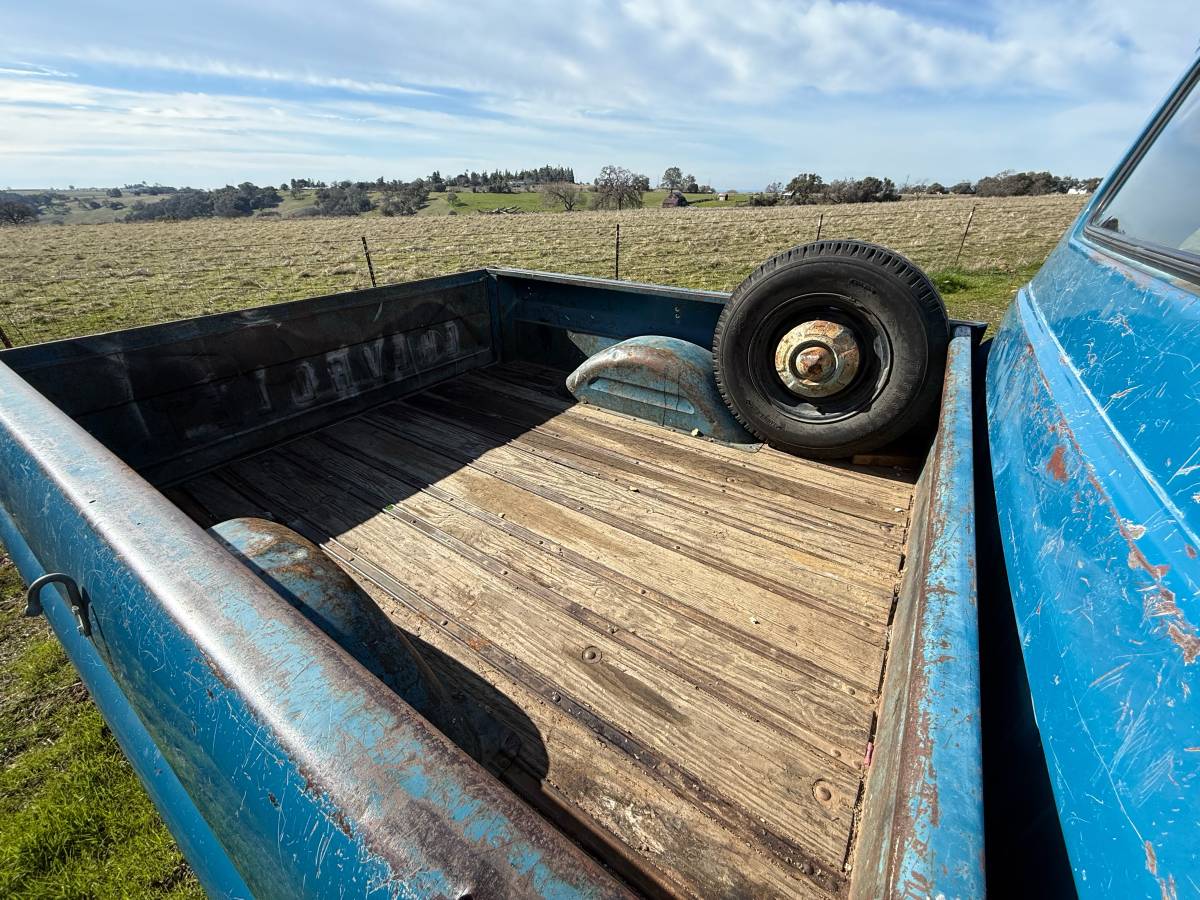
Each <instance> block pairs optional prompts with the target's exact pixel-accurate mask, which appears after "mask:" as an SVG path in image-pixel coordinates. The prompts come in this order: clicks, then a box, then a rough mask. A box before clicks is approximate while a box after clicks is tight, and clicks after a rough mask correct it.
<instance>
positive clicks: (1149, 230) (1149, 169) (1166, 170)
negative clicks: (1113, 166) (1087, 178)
mask: <svg viewBox="0 0 1200 900" xmlns="http://www.w3.org/2000/svg"><path fill="white" fill-rule="evenodd" d="M1093 222H1094V223H1095V224H1096V225H1097V226H1098V227H1100V228H1102V229H1104V230H1106V231H1111V232H1114V233H1116V234H1120V235H1124V236H1125V237H1127V238H1129V239H1130V240H1133V241H1136V242H1138V243H1139V244H1157V245H1158V246H1160V247H1166V248H1167V249H1170V250H1180V251H1183V252H1185V253H1188V254H1190V255H1193V256H1196V257H1197V258H1200V90H1197V88H1196V86H1193V87H1192V89H1191V91H1190V93H1189V94H1188V96H1187V97H1186V98H1185V99H1184V101H1183V103H1182V104H1180V105H1179V106H1178V107H1177V108H1176V110H1175V112H1174V114H1173V115H1172V116H1171V119H1170V121H1168V122H1167V124H1166V125H1165V126H1164V127H1163V129H1162V131H1160V132H1159V133H1158V136H1157V137H1156V138H1155V139H1154V142H1153V143H1152V144H1151V145H1150V147H1149V149H1147V151H1146V153H1145V154H1144V155H1143V156H1142V158H1141V159H1140V160H1139V161H1138V162H1137V164H1136V165H1135V166H1134V168H1133V171H1132V172H1130V173H1129V176H1128V177H1127V178H1126V179H1125V181H1124V182H1123V183H1122V184H1121V186H1120V188H1118V190H1117V191H1116V192H1115V193H1114V194H1113V195H1112V196H1111V197H1110V198H1109V199H1108V200H1107V201H1106V202H1105V203H1104V206H1102V207H1101V208H1100V211H1099V212H1098V213H1097V214H1096V217H1095V218H1094V219H1093Z"/></svg>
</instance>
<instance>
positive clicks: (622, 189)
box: [593, 166, 644, 209]
mask: <svg viewBox="0 0 1200 900" xmlns="http://www.w3.org/2000/svg"><path fill="white" fill-rule="evenodd" d="M642 177H644V176H638V175H635V174H634V173H633V172H630V171H629V170H628V169H625V168H622V167H621V166H605V167H604V168H603V169H601V170H600V175H599V176H598V177H597V178H596V182H595V184H596V196H595V198H594V199H593V205H594V206H595V207H596V209H626V208H630V209H636V208H638V207H640V206H641V205H642V188H641V184H642V182H641V180H640V178H642Z"/></svg>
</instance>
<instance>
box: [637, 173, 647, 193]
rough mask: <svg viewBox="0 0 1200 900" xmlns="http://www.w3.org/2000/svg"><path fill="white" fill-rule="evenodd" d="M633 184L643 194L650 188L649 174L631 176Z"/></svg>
mask: <svg viewBox="0 0 1200 900" xmlns="http://www.w3.org/2000/svg"><path fill="white" fill-rule="evenodd" d="M633 186H634V187H635V188H637V189H638V190H639V191H641V192H642V193H643V194H644V193H646V192H647V191H649V190H650V176H649V175H634V176H633Z"/></svg>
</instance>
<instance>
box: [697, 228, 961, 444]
mask: <svg viewBox="0 0 1200 900" xmlns="http://www.w3.org/2000/svg"><path fill="white" fill-rule="evenodd" d="M817 257H832V258H840V259H854V260H858V261H861V262H867V263H873V264H875V265H878V266H880V267H881V268H883V269H885V270H886V271H889V272H890V273H891V274H893V275H895V276H897V277H898V278H900V279H901V281H902V282H903V283H904V284H905V285H906V286H907V287H908V289H909V291H910V293H911V295H912V297H913V298H914V299H915V300H916V302H917V306H918V309H919V310H920V311H921V314H922V316H924V317H925V318H926V321H927V323H929V324H934V325H936V324H937V323H938V322H941V323H945V322H946V320H947V316H946V306H945V304H944V303H943V302H942V298H941V295H940V294H939V293H938V291H937V288H936V287H935V286H934V284H933V282H932V281H931V280H930V279H929V276H927V275H926V274H925V273H924V272H923V271H921V269H919V268H918V267H917V266H916V264H914V263H913V262H911V261H910V260H909V259H907V258H906V257H905V256H903V255H901V254H900V253H897V252H896V251H895V250H891V249H889V248H887V247H884V246H882V245H880V244H872V243H869V242H868V241H860V240H855V239H839V240H823V241H814V242H812V243H809V244H801V245H799V246H796V247H792V248H790V249H788V250H784V251H781V252H780V253H776V254H775V255H774V256H772V257H771V258H770V259H767V260H765V261H763V262H762V263H760V264H759V265H758V266H757V267H756V268H755V269H754V271H753V272H751V273H750V274H749V275H747V276H746V278H745V279H744V280H743V281H742V282H741V284H739V285H738V286H737V288H736V289H735V290H734V291H733V293H732V294H731V295H730V297H729V300H728V302H727V303H726V304H725V308H724V309H722V310H721V315H720V317H719V318H718V319H717V326H716V330H715V333H714V335H713V363H714V365H713V369H714V374H715V376H716V382H717V390H718V392H719V393H720V395H721V399H722V400H724V401H725V405H726V406H727V407H728V408H729V410H730V412H732V413H733V416H734V418H735V419H737V421H738V422H739V423H740V424H741V425H742V427H743V428H745V429H746V430H747V431H748V432H750V433H751V434H752V435H754V436H755V437H756V438H758V439H759V440H760V441H762V442H763V443H771V441H770V440H769V438H768V437H767V436H766V435H764V434H762V433H760V432H759V430H758V429H757V428H755V427H754V425H753V424H752V423H750V422H748V421H746V419H745V417H744V416H743V415H742V414H741V413H740V412H739V411H738V408H737V405H736V404H735V403H734V402H733V401H731V400H730V396H729V389H728V387H727V385H726V383H725V379H724V377H723V373H722V371H721V369H722V367H721V362H720V360H721V345H722V341H723V338H724V336H725V327H726V324H727V322H728V320H729V317H730V315H731V311H732V310H734V309H736V307H737V305H738V303H739V301H740V299H741V298H742V297H743V296H744V295H745V294H747V293H748V292H749V291H751V290H752V289H753V288H755V287H756V286H757V285H758V284H759V282H761V281H763V280H764V279H765V278H767V277H768V276H771V275H773V274H775V273H776V272H778V271H779V270H781V269H784V268H786V267H787V266H788V265H790V264H793V263H796V262H799V261H801V260H806V259H813V258H817ZM940 387H941V379H940V378H927V379H926V383H925V385H924V390H923V392H922V396H921V397H920V398H919V400H918V402H919V403H925V402H927V400H928V398H927V397H925V396H924V395H925V394H928V393H929V392H930V391H931V390H940ZM909 427H910V426H909V424H908V423H905V422H901V421H897V422H894V423H893V424H892V427H891V428H889V429H887V430H886V432H885V433H881V434H879V435H878V437H877V439H875V440H872V441H871V442H870V446H872V447H878V446H883V445H884V444H887V443H889V442H890V441H892V440H894V439H896V438H898V437H899V436H900V435H902V434H903V433H904V432H905V431H906V430H908V428H909ZM805 454H806V455H808V456H814V457H825V458H836V457H839V456H844V455H845V452H842V451H837V452H822V451H820V450H806V451H805Z"/></svg>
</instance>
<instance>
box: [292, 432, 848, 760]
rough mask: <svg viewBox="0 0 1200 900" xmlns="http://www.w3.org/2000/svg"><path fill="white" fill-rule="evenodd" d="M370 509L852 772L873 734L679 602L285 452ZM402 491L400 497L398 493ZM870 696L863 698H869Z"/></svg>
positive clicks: (319, 451) (814, 680)
mask: <svg viewBox="0 0 1200 900" xmlns="http://www.w3.org/2000/svg"><path fill="white" fill-rule="evenodd" d="M286 453H287V455H289V456H294V457H295V458H297V459H298V460H299V461H300V462H301V464H303V465H306V466H307V467H308V468H309V469H310V470H313V469H315V470H318V471H321V472H328V473H329V477H330V478H331V480H332V481H333V482H334V483H336V484H339V485H341V486H342V487H343V488H344V489H345V490H347V491H348V492H349V493H352V494H354V495H355V496H356V497H358V498H359V499H361V500H363V501H364V502H365V503H368V504H370V505H371V506H372V508H375V509H380V508H385V507H386V512H388V513H389V514H390V515H392V516H395V517H397V518H399V519H400V520H401V521H405V522H407V523H408V524H411V525H414V526H415V527H418V528H419V529H420V530H421V531H422V532H423V533H425V534H428V535H430V536H431V537H432V538H433V539H435V540H439V541H441V542H443V543H445V544H447V546H450V547H451V548H452V549H455V550H456V552H458V553H461V554H463V555H464V556H467V557H468V558H470V559H472V560H474V561H475V562H476V563H477V564H479V565H481V566H484V567H486V568H488V569H489V571H491V572H492V574H493V575H494V576H496V577H501V578H506V579H508V580H510V581H512V582H513V583H514V584H517V585H519V586H521V587H522V588H523V589H525V590H529V591H534V592H537V593H539V594H540V595H541V596H542V597H543V599H545V600H546V601H547V602H550V603H554V604H557V605H558V606H559V607H560V608H562V609H563V610H564V611H566V612H567V614H568V615H571V616H572V617H574V618H577V619H579V620H580V621H581V622H583V623H584V624H586V625H588V626H590V627H592V628H595V629H597V630H599V631H601V632H606V633H610V634H612V635H614V637H615V638H616V639H617V640H618V641H621V642H623V643H625V644H627V645H628V646H630V647H631V648H633V649H635V650H637V651H638V652H641V653H643V654H645V655H646V656H647V657H648V658H650V659H652V660H654V661H655V662H656V663H657V664H658V665H661V666H663V667H664V668H666V669H668V670H670V671H672V672H673V673H675V674H676V675H678V676H679V677H681V678H685V679H687V680H688V681H690V682H692V683H693V684H695V685H696V686H697V687H698V688H699V689H700V690H702V691H704V692H705V693H708V694H710V695H712V696H713V697H714V698H716V699H719V700H721V701H722V702H726V703H729V704H731V705H732V706H735V707H737V708H740V709H742V710H743V711H745V712H746V713H747V714H748V715H750V716H752V717H754V718H758V719H761V720H762V721H764V722H767V723H769V724H771V725H772V727H775V728H778V729H780V731H782V732H786V733H788V734H790V735H792V736H793V737H796V738H798V739H800V740H803V741H806V742H808V743H810V744H812V745H813V747H814V748H815V749H817V750H819V751H821V752H823V753H826V754H827V755H830V756H832V757H833V758H834V759H836V760H838V761H839V762H841V763H842V764H843V765H848V766H850V767H851V768H852V769H853V768H854V767H855V766H856V765H857V763H858V761H859V760H860V759H861V758H862V753H863V752H864V751H865V749H866V742H867V740H868V739H869V732H868V730H867V727H866V723H865V722H864V716H863V710H862V709H861V708H860V707H859V706H858V705H856V704H854V703H852V702H849V701H850V700H851V698H850V697H849V696H848V695H847V694H846V692H845V688H844V686H843V687H841V688H837V687H833V686H830V685H829V684H827V683H826V681H825V680H824V679H823V678H822V677H821V674H822V673H819V672H816V673H814V672H813V671H812V670H811V669H805V670H797V668H796V667H795V666H787V665H785V664H782V663H780V662H778V661H776V660H774V659H773V658H772V657H771V656H767V655H764V654H762V653H760V652H759V647H758V644H757V642H754V641H749V640H746V639H745V637H746V636H745V633H744V632H737V631H731V630H728V629H726V630H725V631H724V632H723V634H722V637H724V638H725V641H724V642H723V643H721V644H719V645H717V646H714V641H713V637H714V632H713V626H714V625H716V624H717V623H714V622H713V621H712V620H711V619H710V618H707V617H699V616H696V615H695V614H694V613H693V611H691V610H689V609H687V608H685V607H682V606H681V605H679V604H678V603H670V602H664V601H662V600H661V599H660V598H658V597H657V596H656V595H655V594H652V593H649V592H647V593H646V594H642V593H641V592H640V591H638V590H635V589H634V588H633V587H632V586H626V585H622V584H619V583H614V582H611V581H609V580H607V579H605V578H602V577H599V576H597V575H595V574H593V572H590V571H588V570H586V569H583V568H581V567H579V566H577V565H576V564H575V563H576V561H577V559H564V558H563V554H560V553H556V552H554V551H552V550H547V549H546V547H545V546H537V545H536V544H534V543H533V542H532V541H528V540H522V539H521V538H519V537H516V536H514V535H512V534H509V533H507V532H505V531H504V530H502V529H501V528H498V527H495V526H494V525H493V524H492V523H493V522H494V521H495V520H494V519H491V520H489V518H488V517H478V516H474V515H471V514H470V513H469V512H467V511H465V510H463V509H462V508H461V505H458V504H450V503H447V502H445V501H443V500H440V499H439V498H437V497H436V496H434V495H433V494H432V493H430V492H429V491H421V492H419V493H415V494H410V495H408V496H405V494H406V491H407V490H409V489H410V488H409V486H407V485H405V484H403V483H400V482H397V481H396V480H395V479H393V478H391V477H390V476H388V475H387V474H386V473H384V472H381V471H380V470H379V469H377V468H374V467H372V466H370V465H367V464H365V463H363V462H361V461H359V460H358V459H356V458H354V457H352V456H350V455H347V454H345V453H337V452H336V451H334V450H332V449H330V448H328V447H325V446H319V445H317V444H316V443H315V442H307V441H304V442H299V443H297V444H294V445H292V446H291V447H290V448H288V450H287V451H286ZM396 498H400V499H396ZM869 696H870V695H869V694H864V695H863V697H864V699H866V698H869Z"/></svg>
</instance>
